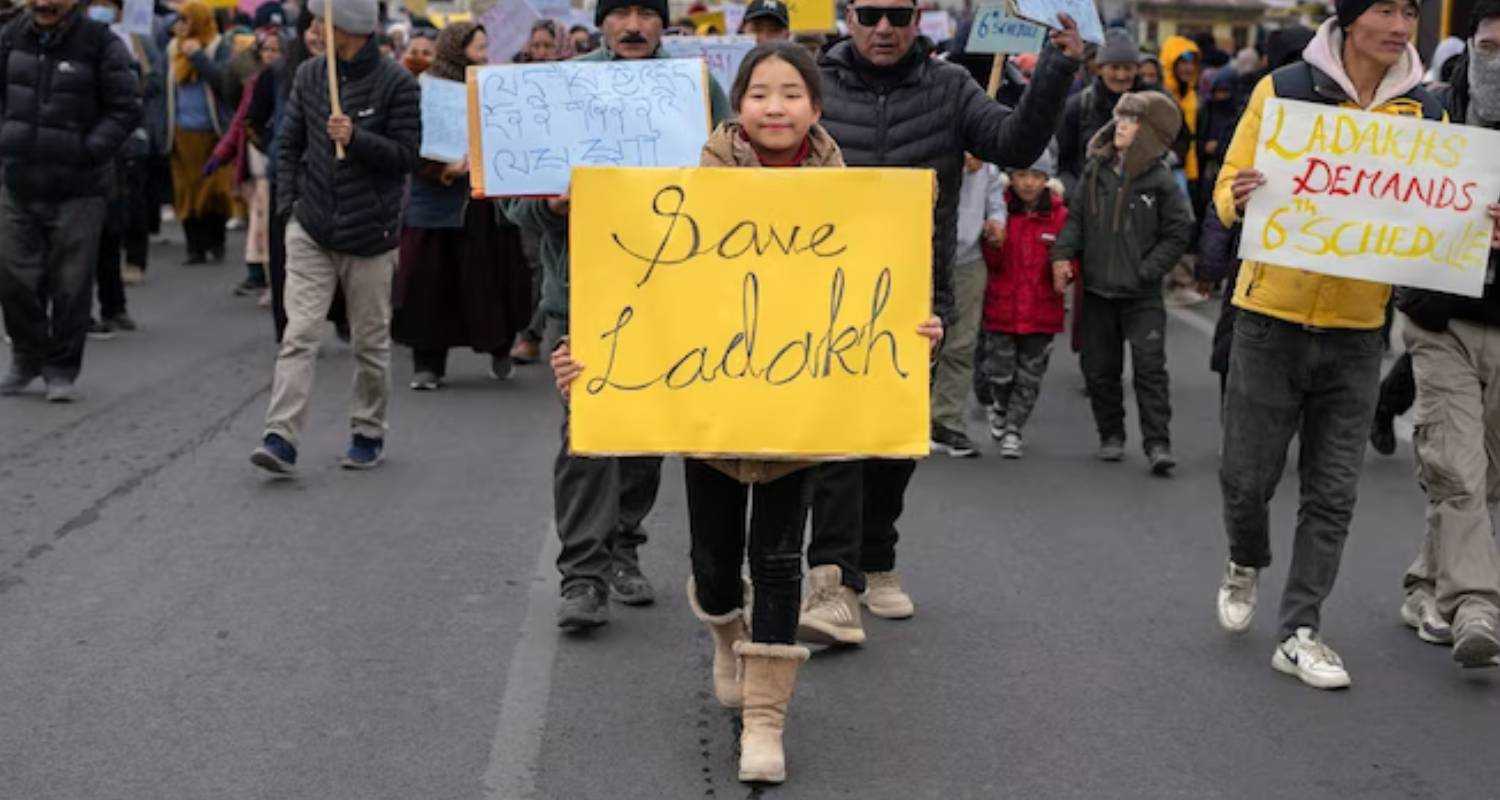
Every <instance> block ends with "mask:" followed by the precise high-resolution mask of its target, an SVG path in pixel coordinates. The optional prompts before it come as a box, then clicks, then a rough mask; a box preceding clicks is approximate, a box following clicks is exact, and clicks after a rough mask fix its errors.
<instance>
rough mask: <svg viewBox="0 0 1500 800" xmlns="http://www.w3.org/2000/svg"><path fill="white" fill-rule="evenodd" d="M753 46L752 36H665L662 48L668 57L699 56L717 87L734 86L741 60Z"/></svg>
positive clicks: (753, 38)
mask: <svg viewBox="0 0 1500 800" xmlns="http://www.w3.org/2000/svg"><path fill="white" fill-rule="evenodd" d="M754 48H755V37H754V36H664V37H662V40H661V49H662V50H665V51H666V53H667V55H668V56H670V57H671V58H701V59H703V63H705V64H707V65H708V74H710V75H712V76H714V80H717V81H718V82H719V85H720V86H733V85H734V77H735V76H736V75H738V74H739V73H740V62H742V61H744V60H745V56H746V55H748V54H749V52H750V51H751V50H753V49H754Z"/></svg>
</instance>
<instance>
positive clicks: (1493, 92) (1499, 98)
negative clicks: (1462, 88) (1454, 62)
mask: <svg viewBox="0 0 1500 800" xmlns="http://www.w3.org/2000/svg"><path fill="white" fill-rule="evenodd" d="M1467 116H1468V119H1466V120H1465V122H1468V123H1469V124H1471V125H1484V126H1486V127H1490V126H1493V125H1495V124H1497V123H1500V56H1485V55H1484V53H1483V52H1482V51H1480V50H1479V49H1477V48H1474V47H1471V48H1469V111H1468V114H1467Z"/></svg>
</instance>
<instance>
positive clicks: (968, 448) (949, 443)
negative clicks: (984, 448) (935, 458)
mask: <svg viewBox="0 0 1500 800" xmlns="http://www.w3.org/2000/svg"><path fill="white" fill-rule="evenodd" d="M932 452H934V453H947V454H948V455H950V456H953V457H954V458H978V457H979V448H977V447H975V446H974V443H973V442H971V441H969V437H968V436H967V435H965V434H964V433H963V432H961V431H954V430H949V429H947V428H945V427H943V426H942V425H934V426H932Z"/></svg>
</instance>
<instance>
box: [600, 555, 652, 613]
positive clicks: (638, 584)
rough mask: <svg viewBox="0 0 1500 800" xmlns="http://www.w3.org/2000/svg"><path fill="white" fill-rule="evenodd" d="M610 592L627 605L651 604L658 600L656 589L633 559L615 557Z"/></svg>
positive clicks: (610, 579) (611, 572)
mask: <svg viewBox="0 0 1500 800" xmlns="http://www.w3.org/2000/svg"><path fill="white" fill-rule="evenodd" d="M609 594H610V596H611V597H613V598H614V599H616V600H619V601H620V602H622V603H624V604H625V605H627V606H649V605H651V604H652V603H654V602H656V589H654V588H653V587H652V586H651V581H649V580H647V579H646V576H645V574H643V573H642V572H641V567H640V565H639V564H636V563H635V562H634V561H633V560H631V559H622V558H618V557H617V558H615V563H614V566H613V567H611V568H610V570H609Z"/></svg>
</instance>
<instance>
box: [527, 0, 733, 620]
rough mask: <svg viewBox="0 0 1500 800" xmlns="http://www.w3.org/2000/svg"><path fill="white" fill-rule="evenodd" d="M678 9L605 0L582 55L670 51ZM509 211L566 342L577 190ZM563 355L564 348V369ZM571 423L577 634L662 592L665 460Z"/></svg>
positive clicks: (712, 91)
mask: <svg viewBox="0 0 1500 800" xmlns="http://www.w3.org/2000/svg"><path fill="white" fill-rule="evenodd" d="M669 13H670V11H669V9H668V7H667V0H601V2H600V3H599V4H598V7H597V9H596V10H595V12H594V16H595V22H596V24H597V25H598V26H599V29H600V31H601V32H602V34H603V37H604V40H603V42H604V43H603V46H602V47H600V48H599V49H598V50H596V51H594V52H592V53H589V54H588V55H586V56H581V57H579V58H578V59H575V60H578V61H616V60H640V59H648V58H665V57H666V54H665V53H664V52H663V51H662V49H661V36H662V30H663V29H664V28H665V27H666V25H667V18H668V15H669ZM709 106H710V116H711V117H712V119H713V123H714V124H715V125H718V124H719V123H720V122H723V121H724V120H725V119H726V118H728V116H729V100H728V99H727V98H726V97H725V96H724V90H723V89H722V88H720V87H719V84H718V82H717V81H715V80H713V78H712V77H710V78H709ZM504 209H505V215H506V217H508V218H509V219H510V220H511V221H512V222H514V223H515V224H517V225H519V226H521V228H522V229H523V230H524V229H529V230H530V231H531V232H532V233H533V234H534V235H536V236H537V237H538V239H539V245H538V250H539V257H540V259H541V262H542V273H543V277H542V298H541V310H542V312H543V313H544V314H545V315H546V317H547V324H546V327H547V332H546V338H548V339H551V340H553V341H565V337H566V336H567V333H568V263H569V262H568V211H569V204H568V198H567V196H562V197H553V198H548V199H537V200H510V201H506V203H505V205H504ZM562 354H563V355H565V354H566V350H564V351H562ZM558 355H559V354H558V353H554V363H553V367H554V369H555V368H556V366H557V363H556V362H557V357H558ZM568 428H569V426H568V411H567V406H566V404H564V406H563V424H562V443H561V447H560V448H559V450H558V453H557V460H556V462H555V463H554V465H553V471H552V475H553V484H552V487H553V498H554V501H555V505H556V509H555V512H556V515H557V535H558V538H560V539H561V540H562V552H561V553H560V554H558V557H557V570H558V572H560V573H562V604H561V605H560V606H559V608H558V612H557V625H558V627H559V628H562V629H563V630H565V631H570V632H577V631H585V630H588V629H590V628H596V627H598V626H600V625H603V624H605V623H607V622H609V595H610V593H611V592H612V593H613V594H614V596H615V597H617V598H619V600H620V601H621V602H622V603H625V604H626V605H648V604H650V603H653V602H655V599H656V592H655V589H653V588H652V586H651V582H650V581H649V580H647V579H646V576H645V575H644V574H643V573H642V572H641V566H640V556H639V552H638V551H639V548H640V546H641V545H643V544H645V542H646V535H645V533H644V532H643V531H642V530H641V522H642V521H643V520H645V518H646V515H647V514H649V513H650V512H651V507H652V506H653V505H655V503H656V492H657V489H658V488H659V486H660V483H661V459H660V458H655V457H645V458H585V457H582V456H575V455H573V454H572V453H571V452H569V444H568Z"/></svg>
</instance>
